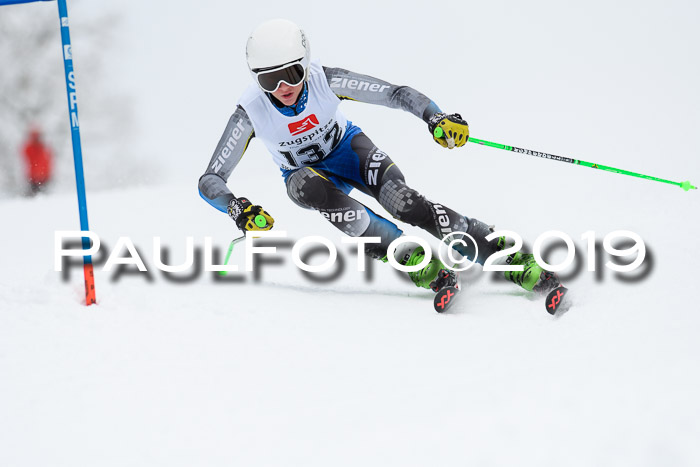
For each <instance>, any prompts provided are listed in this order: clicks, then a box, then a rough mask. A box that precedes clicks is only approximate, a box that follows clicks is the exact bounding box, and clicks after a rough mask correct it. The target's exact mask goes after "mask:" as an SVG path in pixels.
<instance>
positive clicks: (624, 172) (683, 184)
mask: <svg viewBox="0 0 700 467" xmlns="http://www.w3.org/2000/svg"><path fill="white" fill-rule="evenodd" d="M433 134H434V135H435V137H436V138H442V137H443V136H444V132H443V131H442V128H440V127H437V128H435V131H434V132H433ZM468 141H469V142H470V143H476V144H481V145H482V146H489V147H492V148H498V149H504V150H506V151H512V152H517V153H519V154H527V155H528V156H535V157H541V158H543V159H551V160H555V161H559V162H568V163H569V164H575V165H582V166H584V167H590V168H592V169H600V170H605V171H606V172H613V173H618V174H622V175H629V176H631V177H638V178H645V179H647V180H653V181H655V182H662V183H668V184H669V185H676V186H679V187H681V188H683V190H684V191H688V190H697V189H698V187H696V186H693V185H692V184H691V183H690V182H689V181H685V182H674V181H671V180H665V179H663V178H658V177H652V176H651V175H644V174H640V173H636V172H630V171H629V170H623V169H616V168H615V167H609V166H607V165H602V164H596V163H594V162H586V161H582V160H579V159H572V158H570V157H563V156H557V155H555V154H548V153H546V152H540V151H533V150H531V149H523V148H518V147H515V146H508V145H505V144H500V143H492V142H491V141H485V140H482V139H476V138H472V137H471V136H470V137H469V140H468Z"/></svg>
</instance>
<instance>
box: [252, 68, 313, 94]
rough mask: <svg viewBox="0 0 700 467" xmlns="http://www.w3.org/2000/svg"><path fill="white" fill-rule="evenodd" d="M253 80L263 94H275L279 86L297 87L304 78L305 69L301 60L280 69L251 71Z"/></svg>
mask: <svg viewBox="0 0 700 467" xmlns="http://www.w3.org/2000/svg"><path fill="white" fill-rule="evenodd" d="M253 73H255V79H257V80H258V84H259V85H260V87H261V88H262V89H263V90H264V91H265V92H275V91H277V89H279V87H280V84H282V83H285V84H287V85H288V86H298V85H299V84H301V83H302V82H303V81H304V78H305V77H306V69H305V68H304V66H303V65H302V64H301V60H298V61H296V62H291V63H287V64H285V65H282V66H281V67H276V68H272V69H263V70H259V71H253Z"/></svg>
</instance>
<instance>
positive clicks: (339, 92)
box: [323, 67, 440, 123]
mask: <svg viewBox="0 0 700 467" xmlns="http://www.w3.org/2000/svg"><path fill="white" fill-rule="evenodd" d="M323 71H325V73H326V78H327V79H328V85H329V86H330V87H331V89H332V90H333V92H334V93H335V95H336V96H338V97H339V98H341V99H350V100H354V101H359V102H367V103H369V104H378V105H383V106H385V107H390V108H392V109H403V110H405V111H407V112H410V113H412V114H413V115H415V116H416V117H418V118H421V119H423V121H424V122H426V123H427V122H428V120H429V119H430V117H431V116H432V115H433V114H435V113H436V112H440V108H439V107H438V106H437V104H435V102H433V101H432V100H430V99H429V98H428V97H427V96H425V95H423V94H421V93H420V92H418V91H416V90H415V89H413V88H411V87H408V86H397V85H395V84H391V83H387V82H386V81H382V80H380V79H377V78H373V77H372V76H367V75H361V74H359V73H354V72H352V71H348V70H344V69H342V68H326V67H323Z"/></svg>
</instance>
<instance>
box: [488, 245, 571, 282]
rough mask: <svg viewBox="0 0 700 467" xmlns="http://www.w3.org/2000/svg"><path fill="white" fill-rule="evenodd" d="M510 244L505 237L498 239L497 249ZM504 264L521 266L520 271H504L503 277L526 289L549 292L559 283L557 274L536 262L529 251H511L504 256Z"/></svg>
mask: <svg viewBox="0 0 700 467" xmlns="http://www.w3.org/2000/svg"><path fill="white" fill-rule="evenodd" d="M511 245H512V243H510V244H509V243H508V242H506V239H505V237H500V238H499V239H498V249H499V250H503V249H505V248H506V247H509V246H511ZM505 264H509V265H511V266H522V267H523V270H522V271H505V277H506V279H508V280H509V281H511V282H513V283H514V284H517V285H519V286H520V287H522V288H523V289H525V290H527V291H530V292H536V293H549V291H550V290H553V289H555V288H556V287H558V286H559V285H560V283H559V278H558V277H557V275H556V274H554V273H553V272H551V271H547V270H546V269H544V268H542V266H540V265H539V264H537V261H536V260H535V256H534V255H533V254H531V253H522V252H517V253H513V254H511V255H509V256H506V258H505Z"/></svg>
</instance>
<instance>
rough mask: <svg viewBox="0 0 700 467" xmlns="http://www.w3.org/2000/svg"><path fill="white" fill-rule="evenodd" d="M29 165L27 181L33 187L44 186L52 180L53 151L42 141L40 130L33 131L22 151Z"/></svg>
mask: <svg viewBox="0 0 700 467" xmlns="http://www.w3.org/2000/svg"><path fill="white" fill-rule="evenodd" d="M22 153H23V154H24V159H25V161H26V163H27V179H28V181H29V183H30V184H32V185H43V184H45V183H46V182H48V181H49V180H50V179H51V169H52V158H53V154H52V153H51V150H50V149H49V148H48V146H46V145H45V144H44V142H43V141H42V140H41V133H39V130H31V131H30V132H29V139H28V140H27V142H26V143H24V148H23V150H22Z"/></svg>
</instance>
